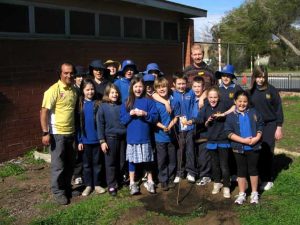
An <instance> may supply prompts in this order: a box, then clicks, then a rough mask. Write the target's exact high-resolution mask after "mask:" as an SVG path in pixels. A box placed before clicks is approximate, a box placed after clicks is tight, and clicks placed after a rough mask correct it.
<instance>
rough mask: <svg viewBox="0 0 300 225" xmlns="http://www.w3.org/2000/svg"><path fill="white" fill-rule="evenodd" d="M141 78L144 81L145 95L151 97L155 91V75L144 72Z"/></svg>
mask: <svg viewBox="0 0 300 225" xmlns="http://www.w3.org/2000/svg"><path fill="white" fill-rule="evenodd" d="M143 80H144V82H145V88H146V94H147V97H149V98H152V97H153V94H154V93H155V90H154V81H155V76H154V75H152V74H146V75H144V76H143Z"/></svg>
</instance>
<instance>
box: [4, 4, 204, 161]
mask: <svg viewBox="0 0 300 225" xmlns="http://www.w3.org/2000/svg"><path fill="white" fill-rule="evenodd" d="M206 13H207V12H206V10H202V9H197V8H193V7H189V6H185V5H181V4H176V3H171V2H168V1H162V0H151V1H150V0H144V1H139V0H118V1H117V0H110V1H109V0H86V1H81V0H72V1H71V0H62V1H58V0H23V1H22V0H1V3H0V40H1V41H0V59H1V60H0V162H1V161H5V160H8V159H11V158H14V157H16V156H19V155H21V154H22V153H24V152H25V151H26V150H28V149H31V148H33V147H36V146H38V147H40V146H41V129H40V123H39V110H40V106H41V101H42V97H43V92H44V91H45V90H46V89H47V88H48V87H49V86H50V85H51V84H52V83H54V82H55V81H56V80H57V79H58V75H57V74H56V67H57V65H58V64H59V63H60V62H62V61H64V60H69V61H72V62H74V63H75V64H80V65H85V66H86V65H88V63H89V62H90V61H91V60H92V59H95V58H100V59H102V60H106V59H114V60H119V61H122V60H123V59H126V58H130V59H132V60H134V61H135V62H136V63H137V65H138V69H139V70H140V71H143V70H144V69H145V66H146V65H147V63H149V62H157V63H158V64H159V65H160V67H161V69H162V70H163V71H164V73H165V74H167V75H168V74H171V73H172V72H174V71H177V70H180V69H182V67H183V65H186V64H189V63H190V52H189V49H190V45H191V43H192V42H193V38H194V32H193V30H194V27H193V20H192V19H190V18H192V17H205V16H206Z"/></svg>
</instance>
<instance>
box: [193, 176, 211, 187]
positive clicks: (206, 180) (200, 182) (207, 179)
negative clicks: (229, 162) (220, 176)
mask: <svg viewBox="0 0 300 225" xmlns="http://www.w3.org/2000/svg"><path fill="white" fill-rule="evenodd" d="M209 182H211V178H210V177H202V179H200V180H197V182H196V185H198V186H204V185H206V184H208V183H209Z"/></svg>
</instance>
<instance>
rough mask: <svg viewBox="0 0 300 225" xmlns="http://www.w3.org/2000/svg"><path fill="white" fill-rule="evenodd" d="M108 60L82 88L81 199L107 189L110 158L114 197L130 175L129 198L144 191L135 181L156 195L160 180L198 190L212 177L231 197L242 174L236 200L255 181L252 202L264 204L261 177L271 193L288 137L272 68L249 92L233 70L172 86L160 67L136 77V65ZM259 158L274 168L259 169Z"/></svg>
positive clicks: (260, 70) (180, 77)
mask: <svg viewBox="0 0 300 225" xmlns="http://www.w3.org/2000/svg"><path fill="white" fill-rule="evenodd" d="M109 62H110V63H107V64H106V65H103V64H102V63H101V60H94V61H93V62H92V63H91V64H90V67H89V69H90V71H89V72H90V75H92V76H91V78H84V79H83V80H82V81H81V84H80V86H79V87H80V88H79V95H80V98H79V101H78V107H77V110H76V113H77V115H78V120H77V137H78V150H79V151H83V180H84V184H85V186H86V188H85V190H84V191H83V193H82V195H84V196H87V195H89V194H90V193H91V191H92V190H93V189H94V190H95V191H96V192H97V193H104V192H105V191H106V190H105V189H104V188H103V185H102V184H101V170H102V168H103V166H104V165H102V162H103V161H102V158H103V157H104V161H105V171H106V183H107V186H108V192H109V193H110V194H111V195H113V196H114V195H116V194H117V190H118V188H120V185H122V181H123V177H124V176H126V175H129V190H130V193H131V194H132V195H135V194H138V193H139V192H140V187H139V185H138V183H137V182H136V178H137V176H138V175H142V176H143V175H145V182H144V183H143V185H144V187H145V188H146V190H147V191H148V192H150V193H155V189H156V185H155V181H156V178H157V179H158V182H159V183H160V187H161V188H162V190H164V191H167V190H169V188H172V187H174V186H175V184H176V183H179V182H180V181H181V179H183V178H185V177H186V179H187V180H188V182H191V183H195V182H196V184H197V185H206V184H207V183H209V182H210V181H211V180H213V181H214V185H213V190H212V194H217V193H219V192H220V190H221V189H222V188H223V196H224V197H225V198H230V185H231V178H230V177H231V175H233V174H236V175H237V177H238V179H237V182H238V186H239V195H238V196H237V198H236V200H235V203H237V204H243V203H244V202H245V200H246V186H247V177H248V176H250V184H251V191H252V192H251V196H250V202H251V203H258V199H259V198H258V182H259V179H258V177H259V176H260V178H261V182H263V183H262V185H263V188H265V190H268V189H269V188H270V187H271V186H272V185H273V183H272V181H273V180H272V179H273V177H272V160H273V153H274V145H275V139H280V138H281V137H282V131H281V126H282V123H283V114H282V107H281V100H280V97H279V94H278V91H277V90H276V89H275V88H274V87H273V86H272V85H270V84H268V79H267V71H266V69H265V67H261V66H260V67H257V68H255V70H254V72H253V77H252V81H253V82H252V86H251V89H250V91H244V90H243V89H242V88H241V87H240V86H238V85H237V84H235V83H234V82H233V80H234V79H235V75H234V68H233V66H232V65H226V66H225V67H224V68H223V69H222V71H218V72H216V74H215V76H216V78H217V79H220V83H219V85H217V84H216V85H215V86H211V87H209V88H206V87H205V85H204V84H205V81H204V79H203V78H202V77H201V76H195V77H193V79H192V80H191V82H190V79H188V77H187V76H185V74H183V73H176V74H174V75H173V77H172V81H173V87H172V88H170V86H171V85H170V83H169V81H168V79H166V76H164V75H163V73H162V72H161V71H160V69H159V67H158V65H157V64H155V63H151V64H149V65H148V66H147V69H146V71H145V72H144V73H143V76H141V75H139V76H137V75H136V74H138V71H137V66H136V65H135V64H134V62H133V61H132V60H124V61H123V63H122V66H121V68H119V67H120V64H118V63H117V62H115V61H112V60H109ZM108 66H110V67H114V69H113V70H114V71H111V70H110V71H108V69H107V68H109V67H108ZM119 69H120V70H119ZM118 70H119V71H118ZM117 71H118V72H117ZM77 74H78V71H77ZM75 79H76V78H75ZM253 106H254V107H253ZM100 149H101V151H100ZM260 155H264V157H260ZM259 160H260V161H261V163H262V164H264V165H266V164H267V163H268V165H267V166H266V167H263V168H262V169H261V170H258V164H259ZM235 166H236V167H237V168H236V171H234V168H235ZM261 174H262V175H261ZM267 186H268V187H267Z"/></svg>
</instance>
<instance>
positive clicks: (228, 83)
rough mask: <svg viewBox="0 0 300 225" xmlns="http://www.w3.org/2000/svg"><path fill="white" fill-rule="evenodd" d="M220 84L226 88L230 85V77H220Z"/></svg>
mask: <svg viewBox="0 0 300 225" xmlns="http://www.w3.org/2000/svg"><path fill="white" fill-rule="evenodd" d="M221 80H222V83H223V84H224V86H226V87H228V86H229V85H230V84H231V81H232V79H231V77H230V76H228V75H227V74H224V75H222V77H221Z"/></svg>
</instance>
